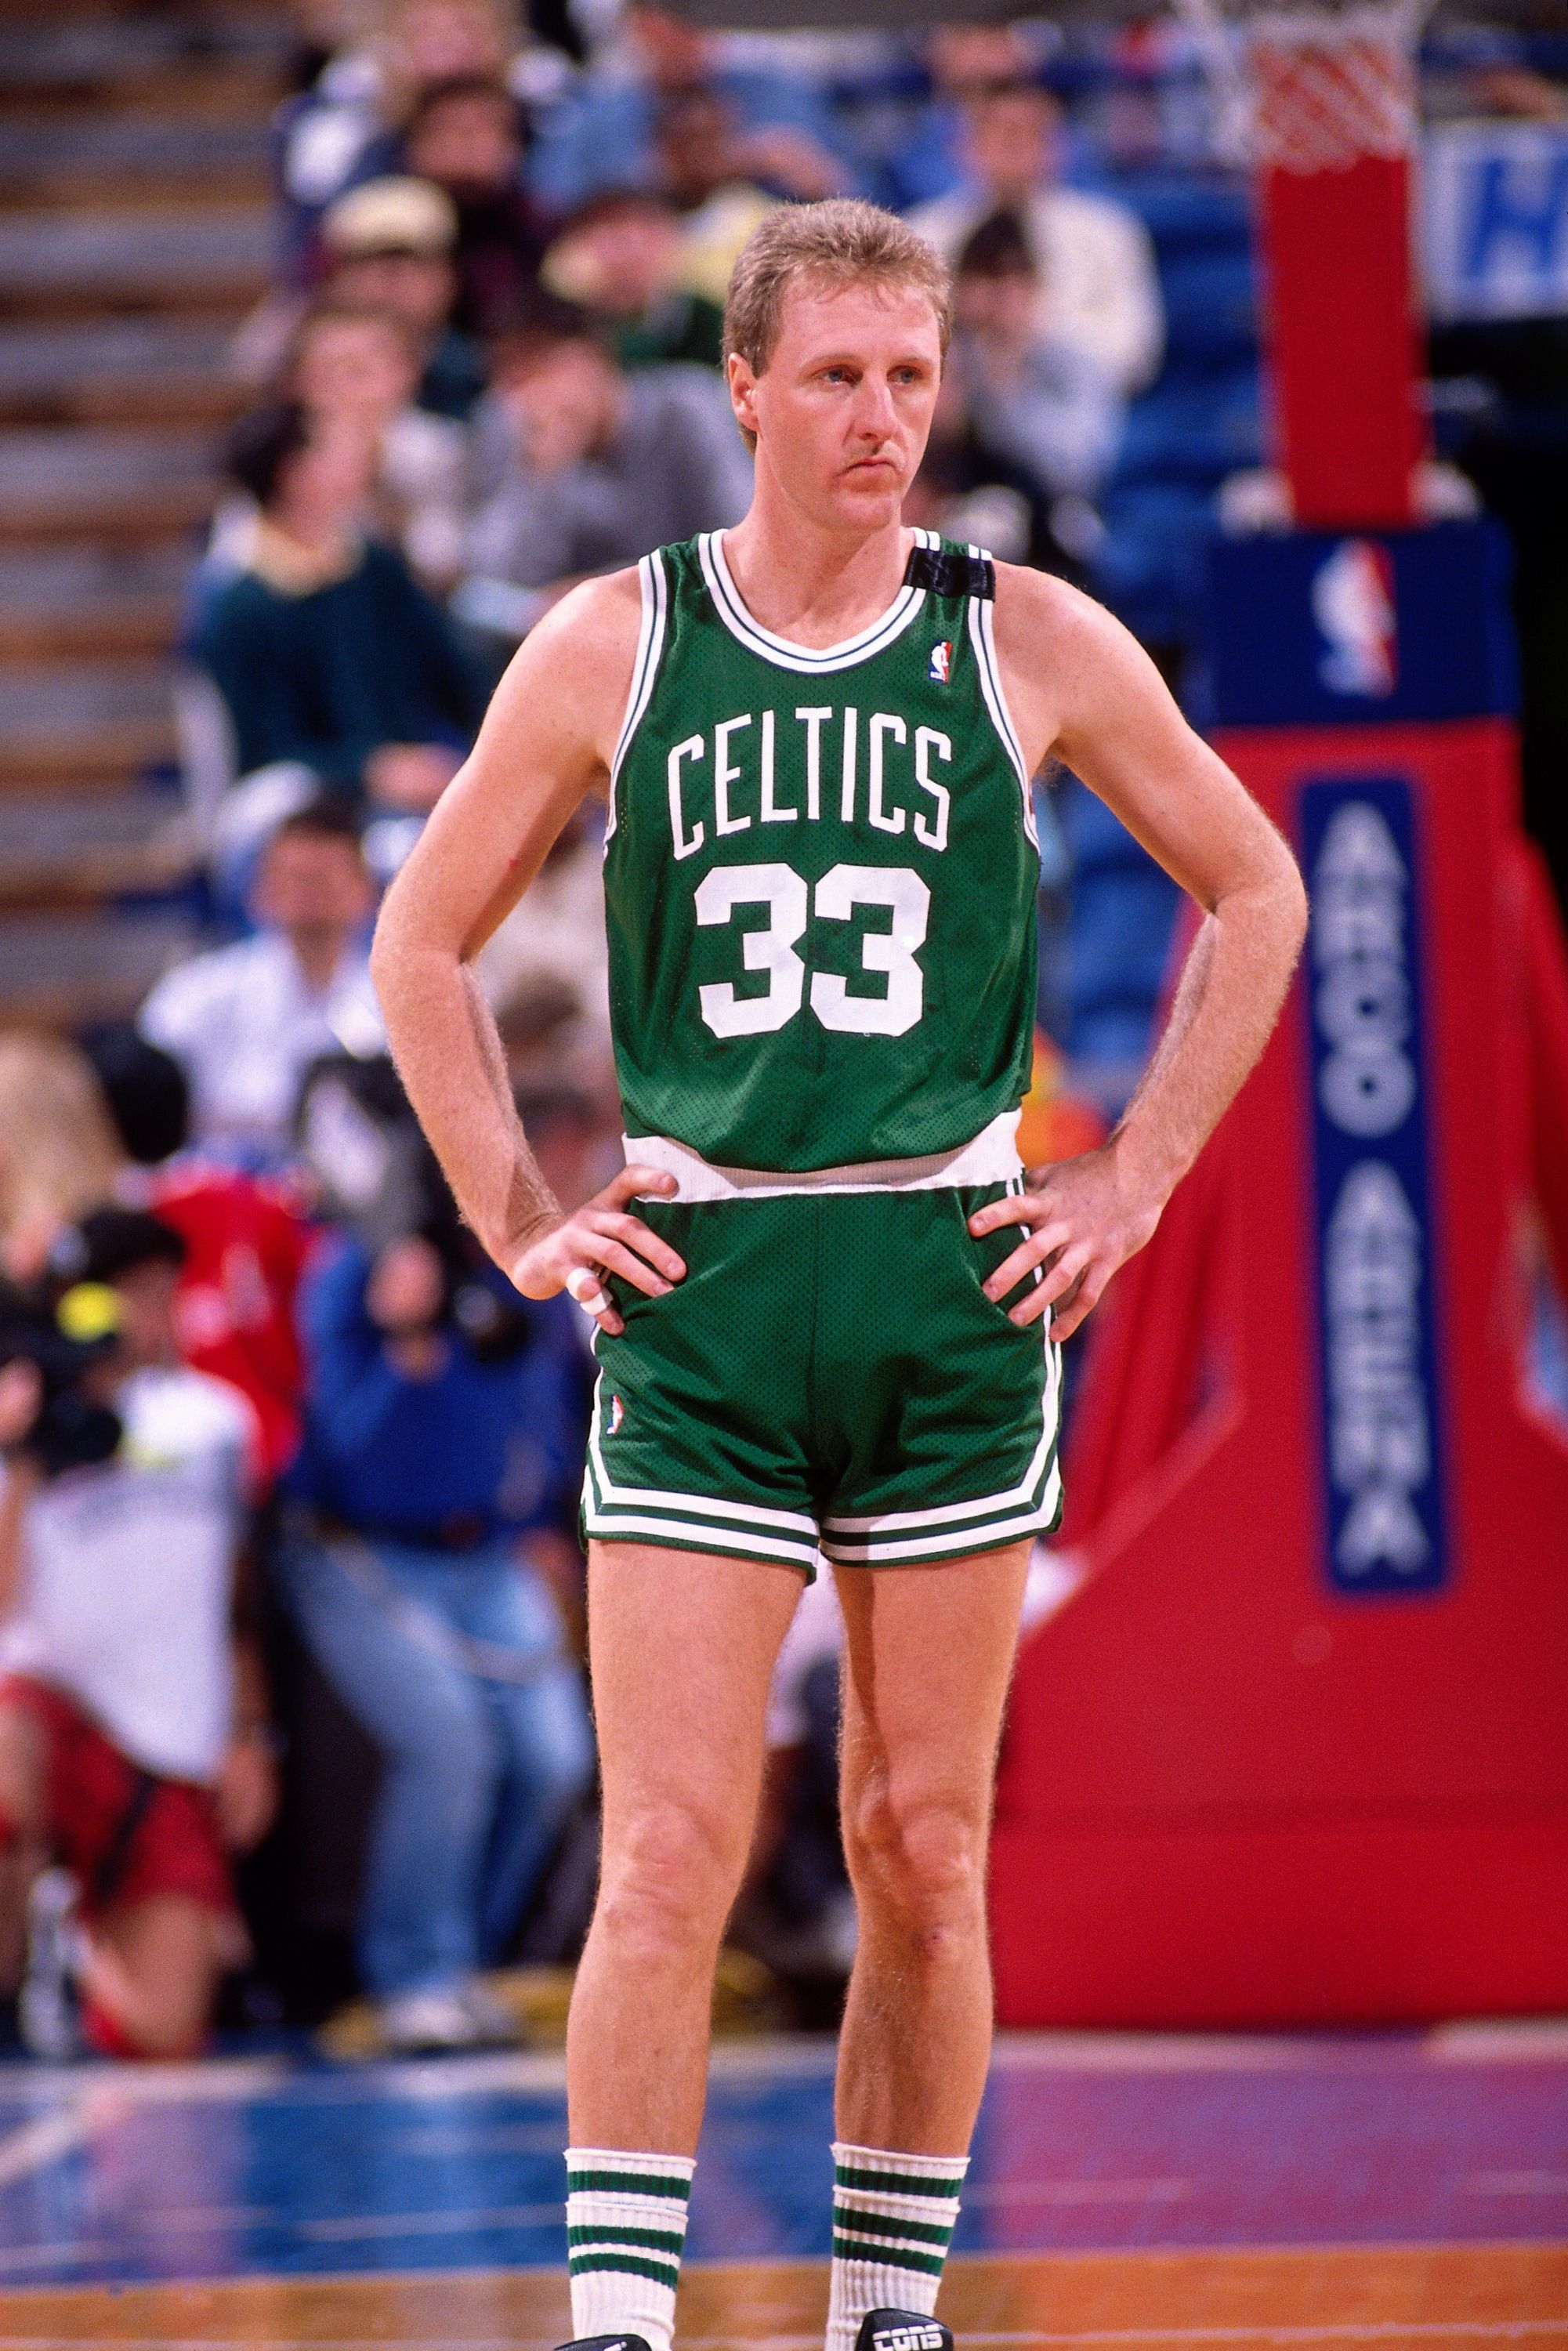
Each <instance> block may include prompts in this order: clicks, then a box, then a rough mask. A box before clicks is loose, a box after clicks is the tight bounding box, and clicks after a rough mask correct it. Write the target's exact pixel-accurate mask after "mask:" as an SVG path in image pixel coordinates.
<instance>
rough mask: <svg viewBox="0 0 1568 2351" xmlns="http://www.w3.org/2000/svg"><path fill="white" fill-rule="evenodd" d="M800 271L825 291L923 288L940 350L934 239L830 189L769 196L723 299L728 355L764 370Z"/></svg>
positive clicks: (945, 328) (946, 283) (949, 297)
mask: <svg viewBox="0 0 1568 2351" xmlns="http://www.w3.org/2000/svg"><path fill="white" fill-rule="evenodd" d="M802 279H804V280H805V281H806V282H807V284H808V285H810V287H813V288H814V289H817V288H825V289H827V290H829V291H836V290H837V289H838V288H839V287H844V286H863V285H871V286H887V287H900V288H907V289H908V291H910V292H911V293H915V294H924V295H925V298H926V299H927V300H928V301H929V303H930V305H931V307H932V308H933V310H935V312H936V331H937V333H938V334H939V335H940V337H941V339H942V349H943V351H944V353H946V349H947V338H948V335H949V333H950V331H951V329H952V324H953V288H952V281H951V279H950V278H949V277H948V274H947V265H946V262H945V261H944V260H943V259H942V257H941V256H940V255H939V254H938V253H937V251H936V247H935V246H932V245H929V244H927V242H926V240H925V237H923V236H922V235H920V234H919V232H918V231H917V230H915V229H912V228H911V227H910V226H909V225H908V223H907V222H906V221H901V220H900V219H899V218H898V216H897V214H895V213H888V212H883V209H882V206H881V205H880V204H865V203H863V202H862V200H861V199H860V198H859V197H858V196H830V197H829V198H828V199H827V200H826V201H825V202H824V203H822V204H775V206H774V207H773V210H772V211H771V212H770V213H768V214H766V215H765V216H764V217H763V218H762V219H761V220H760V221H758V224H757V226H756V227H755V228H754V229H753V230H752V232H751V235H749V236H748V237H747V240H746V243H745V244H744V245H743V246H742V247H741V249H740V254H739V256H738V258H737V261H736V265H735V267H734V269H733V270H732V272H731V273H730V280H729V293H728V296H727V299H726V302H725V306H724V355H725V358H726V360H728V358H729V355H730V353H731V352H732V351H733V352H735V353H736V354H737V356H738V357H739V358H741V359H743V360H746V362H747V366H748V367H749V368H750V369H751V371H752V373H753V374H754V375H760V374H761V373H762V372H763V371H764V369H765V368H766V367H767V365H768V360H770V359H771V358H772V356H773V352H774V349H775V347H776V345H777V344H778V341H779V329H780V327H781V325H782V324H783V318H784V298H785V296H786V295H787V294H789V292H790V290H791V289H792V288H793V287H796V286H798V285H799V284H800V282H801V280H802ZM749 437H750V436H749V435H747V438H749Z"/></svg>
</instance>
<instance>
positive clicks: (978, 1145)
mask: <svg viewBox="0 0 1568 2351" xmlns="http://www.w3.org/2000/svg"><path fill="white" fill-rule="evenodd" d="M1018 1123H1019V1114H1018V1113H1017V1111H1016V1110H1008V1111H1003V1112H1002V1113H1001V1115H1000V1116H999V1117H998V1118H994V1119H992V1121H991V1123H990V1124H989V1125H988V1126H985V1127H982V1128H981V1130H980V1132H979V1134H977V1135H976V1136H975V1137H974V1139H973V1140H972V1141H971V1142H969V1143H966V1144H961V1145H960V1147H959V1148H958V1149H957V1150H956V1151H936V1152H932V1153H929V1154H928V1155H926V1156H925V1158H921V1159H866V1160H862V1161H859V1162H858V1163H856V1164H855V1165H851V1166H847V1167H807V1168H801V1169H800V1170H794V1171H791V1170H785V1169H778V1170H775V1169H771V1168H764V1167H718V1166H715V1165H713V1163H712V1162H711V1161H709V1160H706V1159H705V1158H704V1157H703V1156H702V1155H701V1153H700V1152H696V1151H693V1150H691V1149H689V1148H688V1146H687V1145H686V1144H684V1143H676V1142H675V1141H674V1138H673V1137H672V1136H670V1135H667V1134H628V1135H625V1136H624V1137H622V1140H623V1142H624V1144H625V1148H626V1162H627V1165H628V1166H631V1165H633V1164H635V1165H642V1166H644V1167H658V1168H661V1169H663V1170H664V1173H665V1174H667V1175H673V1176H674V1178H675V1180H676V1183H677V1185H678V1186H679V1189H678V1190H677V1191H675V1192H674V1194H673V1195H670V1194H666V1195H664V1196H665V1197H666V1198H669V1197H673V1198H674V1199H676V1200H679V1201H687V1202H699V1201H708V1200H777V1199H781V1198H784V1197H786V1196H788V1195H789V1194H790V1193H792V1192H813V1193H821V1192H937V1191H941V1190H943V1189H945V1188H946V1187H948V1186H952V1185H956V1184H1008V1183H1011V1182H1012V1181H1013V1180H1014V1179H1015V1178H1016V1177H1017V1176H1018V1175H1019V1172H1020V1166H1021V1163H1020V1161H1019V1155H1018V1140H1017V1137H1018Z"/></svg>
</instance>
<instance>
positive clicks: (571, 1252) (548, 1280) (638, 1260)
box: [507, 1166, 686, 1338]
mask: <svg viewBox="0 0 1568 2351" xmlns="http://www.w3.org/2000/svg"><path fill="white" fill-rule="evenodd" d="M674 1189H675V1179H674V1176H673V1175H668V1174H667V1173H666V1172H665V1171H664V1169H663V1168H660V1167H639V1166H631V1167H623V1168H622V1170H621V1173H620V1175H617V1176H615V1177H613V1178H612V1181H611V1182H610V1183H608V1184H606V1186H604V1189H603V1191H602V1192H596V1193H595V1194H594V1196H593V1197H592V1199H591V1200H589V1201H586V1202H585V1203H584V1204H583V1206H582V1207H580V1208H578V1209H575V1210H574V1211H573V1213H572V1214H571V1215H570V1217H562V1218H561V1221H560V1223H559V1225H553V1226H551V1228H549V1231H548V1232H544V1233H541V1234H540V1235H539V1236H538V1238H537V1239H535V1240H532V1241H530V1242H529V1243H528V1247H527V1248H526V1249H524V1250H523V1251H522V1253H521V1254H520V1256H518V1257H517V1259H515V1260H514V1261H513V1263H512V1264H511V1265H510V1266H509V1267H508V1269H507V1270H508V1272H509V1273H510V1275H511V1279H512V1283H513V1286H514V1287H515V1288H516V1289H517V1290H521V1291H522V1293H523V1296H524V1297H525V1298H554V1297H555V1296H557V1294H558V1293H559V1291H560V1290H565V1291H567V1293H568V1294H569V1296H570V1297H572V1298H575V1299H576V1301H577V1302H578V1304H579V1305H580V1307H581V1308H582V1310H583V1311H584V1313H586V1314H591V1315H592V1317H593V1319H594V1321H595V1322H597V1323H598V1325H599V1327H600V1329H601V1331H604V1332H608V1333H609V1335H610V1336H611V1337H612V1338H614V1337H616V1336H617V1335H618V1334H619V1333H620V1332H622V1331H624V1329H625V1328H626V1325H625V1323H624V1322H622V1319H621V1316H620V1315H619V1314H618V1313H617V1312H616V1311H615V1305H614V1301H612V1298H611V1296H610V1293H609V1291H608V1290H606V1289H605V1287H604V1283H603V1280H602V1279H601V1277H602V1276H603V1275H604V1274H606V1273H614V1274H619V1275H620V1277H621V1279H622V1281H629V1282H630V1283H631V1285H632V1289H633V1290H643V1292H644V1293H645V1294H646V1295H647V1296H648V1297H649V1298H664V1297H665V1296H667V1295H668V1293H669V1291H670V1290H672V1289H673V1288H674V1284H675V1283H676V1282H677V1281H679V1280H680V1279H681V1277H682V1275H683V1274H684V1273H685V1270H686V1269H685V1263H684V1262H683V1260H682V1259H680V1258H679V1257H677V1256H676V1254H675V1252H674V1249H671V1247H670V1245H669V1243H668V1242H667V1241H662V1240H661V1239H660V1238H659V1236H658V1234H657V1233H656V1232H654V1231H653V1230H652V1228H650V1227H649V1226H647V1225H645V1224H644V1223H643V1220H642V1218H641V1217H633V1216H629V1215H628V1214H627V1209H628V1207H629V1206H630V1204H631V1202H632V1201H633V1200H634V1199H636V1198H637V1196H638V1195H639V1194H640V1193H651V1194H653V1195H654V1196H658V1197H664V1198H667V1197H668V1196H669V1195H670V1193H672V1192H673V1191H674Z"/></svg>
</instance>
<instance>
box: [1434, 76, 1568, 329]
mask: <svg viewBox="0 0 1568 2351" xmlns="http://www.w3.org/2000/svg"><path fill="white" fill-rule="evenodd" d="M1422 178H1423V191H1422V214H1423V239H1424V244H1425V248H1426V277H1427V299H1428V302H1429V304H1430V306H1431V310H1432V315H1433V317H1434V318H1436V319H1540V318H1550V317H1552V316H1555V315H1558V314H1561V313H1563V312H1568V123H1539V122H1442V123H1437V124H1435V125H1434V126H1433V127H1432V128H1431V129H1430V130H1429V131H1427V136H1426V139H1425V141H1424V142H1423V149H1422Z"/></svg>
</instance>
